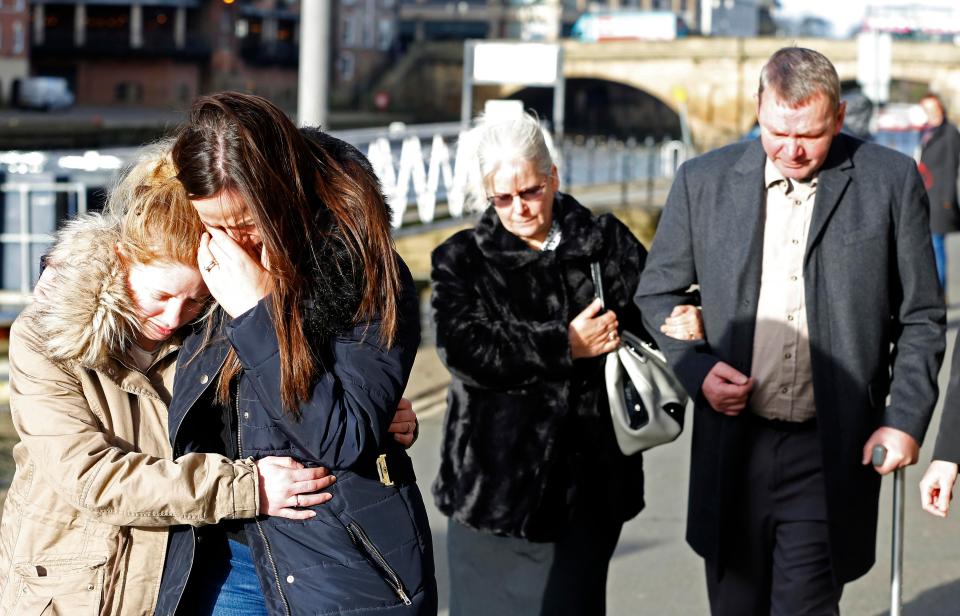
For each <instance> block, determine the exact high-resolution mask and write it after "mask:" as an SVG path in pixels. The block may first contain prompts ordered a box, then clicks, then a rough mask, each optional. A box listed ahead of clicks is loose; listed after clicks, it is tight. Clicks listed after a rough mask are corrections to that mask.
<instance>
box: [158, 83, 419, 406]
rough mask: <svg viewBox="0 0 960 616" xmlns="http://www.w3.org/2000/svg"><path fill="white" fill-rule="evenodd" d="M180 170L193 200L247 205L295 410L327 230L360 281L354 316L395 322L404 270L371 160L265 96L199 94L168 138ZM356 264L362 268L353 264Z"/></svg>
mask: <svg viewBox="0 0 960 616" xmlns="http://www.w3.org/2000/svg"><path fill="white" fill-rule="evenodd" d="M172 155H173V160H174V164H175V165H176V168H177V172H178V173H177V177H178V178H179V180H180V181H181V182H182V183H183V186H184V187H185V188H186V190H187V193H188V194H189V196H190V198H191V199H205V198H209V197H214V196H216V195H219V194H221V193H224V192H226V193H228V194H230V195H232V196H233V197H234V198H236V199H239V200H241V201H242V202H243V203H245V204H246V205H247V206H248V207H249V208H250V214H251V216H252V218H253V221H254V223H255V224H256V226H257V229H258V231H259V233H260V237H261V239H262V241H263V245H264V248H265V250H266V253H267V257H268V259H269V263H270V274H271V279H272V280H271V292H270V305H271V310H272V313H273V315H274V318H273V323H274V328H275V330H276V336H277V340H278V342H279V346H280V396H281V399H282V402H283V405H284V407H286V408H287V409H288V410H290V411H291V412H294V413H296V412H297V411H296V409H297V403H298V402H300V401H303V400H306V399H307V398H308V397H309V396H310V390H311V388H312V386H313V384H314V382H315V380H316V376H317V371H318V368H317V358H316V357H314V356H313V353H312V351H311V348H310V345H309V343H308V341H307V339H306V336H305V335H304V325H305V315H304V313H303V303H304V300H306V299H307V298H308V294H309V292H310V283H311V274H312V272H314V271H316V270H317V269H318V267H319V268H322V267H337V266H340V267H342V266H343V264H334V263H318V262H317V261H318V256H317V255H318V252H317V247H318V245H319V243H321V242H324V241H326V240H327V239H328V237H325V234H326V232H327V231H329V229H326V228H323V225H318V220H321V219H323V218H324V217H326V218H327V219H328V220H330V221H331V223H332V225H335V226H336V227H337V228H338V230H339V231H340V233H341V234H342V236H343V239H344V241H345V243H346V249H347V252H348V254H349V257H350V263H349V264H347V265H348V267H352V268H353V270H354V273H359V274H360V276H359V277H357V276H354V277H355V278H357V279H360V280H362V283H361V288H360V289H359V291H358V293H359V298H358V302H357V309H356V313H355V315H354V318H355V319H356V320H357V321H359V322H362V321H370V320H372V319H374V318H380V319H381V340H380V342H381V343H383V344H387V345H389V344H392V342H393V340H394V336H395V334H396V329H397V301H398V297H399V293H400V276H399V272H398V269H397V263H396V260H395V258H394V254H393V240H392V237H391V233H390V214H389V208H388V207H387V205H386V202H385V200H384V197H383V193H382V191H381V190H380V184H379V181H378V180H377V178H376V176H375V175H373V172H372V171H371V170H370V169H369V165H362V164H356V161H349V160H347V161H344V160H340V159H338V158H337V157H334V156H332V155H331V153H330V152H328V151H327V150H326V149H325V148H323V147H321V146H320V145H319V144H318V143H317V142H316V141H310V142H308V141H307V140H306V139H305V138H304V137H303V135H301V133H300V132H299V131H298V130H297V127H296V126H294V124H293V123H292V122H291V121H290V120H289V118H287V116H286V115H285V114H284V113H283V111H281V110H280V109H278V108H277V107H276V106H274V105H273V104H272V103H270V102H269V101H267V100H266V99H264V98H261V97H258V96H253V95H249V94H242V93H239V92H223V93H220V94H215V95H212V96H204V97H201V98H199V99H197V100H196V101H195V102H194V104H193V107H192V109H191V111H190V118H189V120H188V121H187V123H186V124H185V125H184V126H183V127H182V128H181V129H180V131H179V133H178V135H177V139H176V142H175V144H174V146H173V154H172ZM358 270H359V271H358ZM239 370H240V362H239V360H238V358H237V357H236V354H235V353H234V352H233V350H231V351H230V355H229V356H228V359H227V364H226V366H225V367H224V370H223V371H222V372H221V375H220V382H219V386H218V397H219V398H220V399H221V400H226V399H228V398H229V391H230V380H231V379H232V378H233V377H234V376H235V375H236V374H237V373H238V372H239Z"/></svg>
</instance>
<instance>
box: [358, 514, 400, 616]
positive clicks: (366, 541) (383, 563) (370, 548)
mask: <svg viewBox="0 0 960 616" xmlns="http://www.w3.org/2000/svg"><path fill="white" fill-rule="evenodd" d="M347 533H349V534H350V538H351V539H352V540H353V542H354V543H357V544H360V545H361V546H363V548H364V549H365V550H366V551H367V553H368V554H369V555H370V556H371V557H372V558H373V559H374V560H375V561H376V562H377V565H379V567H380V569H381V571H382V572H383V573H384V574H385V575H386V580H385V581H386V582H387V583H388V584H389V585H390V587H391V588H393V591H394V592H395V593H397V596H398V597H400V600H401V601H403V604H404V605H412V603H413V602H412V601H410V597H408V596H407V591H406V590H404V588H403V582H401V581H400V577H399V576H398V575H397V572H396V571H394V570H393V567H391V566H390V564H389V563H387V560H386V559H385V558H384V557H383V554H381V553H380V550H378V549H377V546H375V545H373V542H372V541H370V537H368V536H367V533H366V532H365V531H364V530H363V529H362V528H360V525H359V524H357V523H356V522H350V523H349V524H347Z"/></svg>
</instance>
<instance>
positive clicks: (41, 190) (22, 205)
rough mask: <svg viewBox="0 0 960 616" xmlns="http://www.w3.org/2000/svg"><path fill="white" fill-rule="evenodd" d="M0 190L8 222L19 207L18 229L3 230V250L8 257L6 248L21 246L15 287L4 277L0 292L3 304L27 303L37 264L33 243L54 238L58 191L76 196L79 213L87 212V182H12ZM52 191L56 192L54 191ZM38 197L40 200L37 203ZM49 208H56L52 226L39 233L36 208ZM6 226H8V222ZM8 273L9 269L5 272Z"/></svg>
mask: <svg viewBox="0 0 960 616" xmlns="http://www.w3.org/2000/svg"><path fill="white" fill-rule="evenodd" d="M0 193H3V196H4V203H5V206H6V208H7V209H6V211H5V212H4V218H5V222H9V221H10V219H11V218H12V216H11V214H12V213H13V212H12V210H11V209H10V208H11V207H16V208H17V209H16V214H17V216H16V217H17V218H18V219H19V224H18V225H17V226H18V227H19V229H16V230H14V229H7V228H5V229H3V231H2V232H0V250H3V252H4V257H6V247H8V246H11V245H17V246H19V248H20V250H19V251H18V252H19V254H18V263H17V270H16V271H17V272H18V276H17V277H18V278H19V281H18V283H17V284H16V287H17V288H16V289H12V288H10V286H8V281H7V280H3V287H4V288H3V292H2V294H0V303H6V302H11V303H27V302H28V301H29V297H30V294H31V292H32V289H33V272H34V267H35V266H36V265H37V263H35V258H34V251H33V250H31V249H32V248H33V247H34V246H46V245H49V244H50V243H51V242H52V241H53V234H52V233H53V231H54V229H53V228H52V227H53V225H55V224H56V223H57V220H56V212H55V208H56V198H55V197H54V195H55V194H56V193H67V194H68V195H69V194H75V195H76V201H75V204H76V212H77V213H81V214H82V213H84V212H86V211H87V185H86V184H85V183H83V182H50V181H13V182H4V183H2V184H0ZM51 193H53V194H51ZM38 198H40V199H41V201H40V202H39V203H38ZM39 206H43V207H49V208H51V209H52V210H53V212H52V213H53V214H54V215H53V216H52V217H51V219H50V223H51V228H50V231H49V232H37V231H34V230H33V226H34V225H33V222H34V220H35V218H36V217H35V212H34V208H35V207H39ZM5 226H6V225H5ZM4 273H6V269H5V271H4Z"/></svg>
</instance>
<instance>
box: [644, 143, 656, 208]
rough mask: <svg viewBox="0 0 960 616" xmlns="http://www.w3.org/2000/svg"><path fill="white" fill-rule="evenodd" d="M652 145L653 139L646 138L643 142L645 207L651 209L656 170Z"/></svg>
mask: <svg viewBox="0 0 960 616" xmlns="http://www.w3.org/2000/svg"><path fill="white" fill-rule="evenodd" d="M653 145H654V141H653V137H647V138H646V139H644V140H643V146H644V151H645V152H646V154H647V207H653V190H654V174H655V173H656V170H657V161H656V159H655V158H654V155H653V153H654V147H653Z"/></svg>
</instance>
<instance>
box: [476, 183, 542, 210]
mask: <svg viewBox="0 0 960 616" xmlns="http://www.w3.org/2000/svg"><path fill="white" fill-rule="evenodd" d="M546 189H547V183H546V182H544V183H543V184H540V185H539V186H534V187H532V188H524V189H523V190H521V191H518V192H515V193H502V194H499V195H493V196H492V197H488V198H487V203H488V204H490V205H493V206H495V207H510V206H512V205H513V198H514V197H520V200H521V201H523V202H524V203H536V202H537V201H540V199H543V192H544V191H545V190H546Z"/></svg>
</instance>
